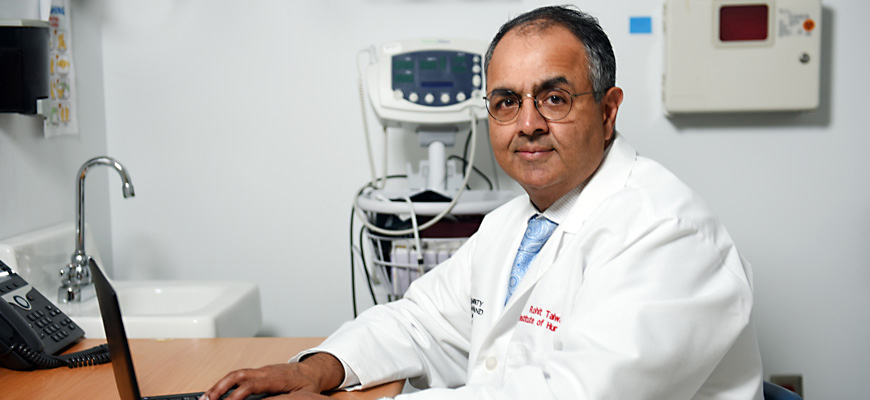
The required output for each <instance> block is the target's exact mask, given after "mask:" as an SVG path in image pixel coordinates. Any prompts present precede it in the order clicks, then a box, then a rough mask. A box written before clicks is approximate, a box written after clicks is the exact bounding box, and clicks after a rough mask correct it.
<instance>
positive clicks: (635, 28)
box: [628, 17, 652, 34]
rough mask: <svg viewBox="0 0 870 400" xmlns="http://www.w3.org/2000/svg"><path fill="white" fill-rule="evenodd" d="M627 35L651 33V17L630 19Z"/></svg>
mask: <svg viewBox="0 0 870 400" xmlns="http://www.w3.org/2000/svg"><path fill="white" fill-rule="evenodd" d="M628 32H629V33H637V34H643V33H652V17H631V18H630V19H629V23H628Z"/></svg>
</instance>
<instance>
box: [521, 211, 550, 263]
mask: <svg viewBox="0 0 870 400" xmlns="http://www.w3.org/2000/svg"><path fill="white" fill-rule="evenodd" d="M556 226H557V225H556V223H555V222H553V221H550V220H549V219H547V218H544V217H543V216H541V215H536V216H534V217H532V218H531V219H529V226H528V227H527V228H526V233H525V234H524V235H523V241H522V242H520V249H519V251H524V252H527V253H533V254H537V253H538V252H539V251H541V247H544V243H547V239H549V238H550V235H552V234H553V231H555V230H556Z"/></svg>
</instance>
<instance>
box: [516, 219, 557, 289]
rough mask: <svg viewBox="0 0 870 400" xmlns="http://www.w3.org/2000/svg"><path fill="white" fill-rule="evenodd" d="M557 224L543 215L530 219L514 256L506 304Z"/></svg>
mask: <svg viewBox="0 0 870 400" xmlns="http://www.w3.org/2000/svg"><path fill="white" fill-rule="evenodd" d="M557 225H558V224H556V223H555V222H553V221H550V220H549V219H546V218H544V217H543V216H542V215H535V216H534V217H532V218H530V219H529V226H528V228H526V233H525V234H524V235H523V241H522V242H520V248H519V250H517V256H516V258H514V264H513V267H511V279H510V281H508V290H507V298H505V299H504V303H505V304H507V302H508V300H510V299H511V296H512V295H513V294H514V291H515V290H517V286H519V285H520V281H521V280H522V279H523V277H524V276H525V275H526V271H527V270H528V269H529V264H530V263H531V262H532V260H533V259H534V258H535V256H536V255H537V254H538V252H539V251H541V247H544V243H547V239H549V238H550V235H552V234H553V231H554V230H556V226H557Z"/></svg>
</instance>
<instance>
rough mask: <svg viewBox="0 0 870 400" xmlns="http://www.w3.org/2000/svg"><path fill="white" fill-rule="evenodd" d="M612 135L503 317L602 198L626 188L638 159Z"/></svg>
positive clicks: (575, 232) (618, 136)
mask: <svg viewBox="0 0 870 400" xmlns="http://www.w3.org/2000/svg"><path fill="white" fill-rule="evenodd" d="M614 134H615V138H614V141H613V144H612V145H611V147H610V151H609V152H608V153H607V157H606V158H605V159H604V162H603V163H602V164H601V167H600V168H599V169H598V171H597V172H596V173H595V175H594V176H593V177H592V179H590V180H589V183H587V184H586V187H585V188H583V191H582V192H581V193H580V197H579V198H578V199H577V202H576V203H575V204H574V206H573V207H571V211H570V212H569V213H568V218H566V219H565V221H563V222H562V223H561V224H560V225H559V227H558V228H557V229H556V231H555V232H553V236H552V237H550V240H548V241H547V243H546V244H545V245H544V247H543V249H541V252H540V253H539V254H538V256H537V257H535V260H534V261H532V264H531V265H530V267H529V274H527V275H526V277H525V278H524V279H523V280H522V281H521V282H520V286H519V287H517V290H516V292H514V295H513V297H511V299H510V301H509V302H508V304H506V305H505V310H504V311H503V312H502V317H504V316H505V315H512V312H511V311H510V309H511V308H513V306H514V305H515V304H516V303H520V304H522V305H524V304H525V301H526V300H525V297H526V296H525V294H526V292H528V291H529V290H531V289H532V288H534V286H535V284H536V283H537V282H538V280H540V279H541V277H542V276H544V274H545V273H546V272H547V271H548V270H549V269H550V267H552V265H553V264H555V263H556V262H558V261H559V260H558V258H559V255H560V253H561V251H560V250H561V249H562V248H563V246H564V245H565V244H566V242H567V241H569V240H571V239H572V238H574V237H576V234H577V232H578V231H579V230H580V228H581V227H582V225H583V222H584V221H586V219H588V218H589V216H590V215H592V212H594V211H595V209H596V208H597V207H598V205H599V204H601V202H602V201H604V199H606V198H607V197H609V196H610V195H612V194H614V193H616V192H617V191H619V190H620V189H622V188H623V187H625V184H626V182H627V181H628V177H629V176H630V175H631V170H632V167H633V166H634V161H635V160H636V159H637V152H636V151H635V150H634V148H633V147H632V146H631V144H629V143H628V141H626V140H624V139H622V137H621V136H620V135H619V134H616V133H615V132H614Z"/></svg>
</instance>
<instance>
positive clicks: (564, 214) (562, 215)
mask: <svg viewBox="0 0 870 400" xmlns="http://www.w3.org/2000/svg"><path fill="white" fill-rule="evenodd" d="M612 144H613V141H610V143H608V144H607V147H606V148H605V149H604V156H603V157H601V163H602V164H603V163H604V160H605V159H606V158H607V154H608V153H610V147H611V145H612ZM599 168H600V166H599ZM596 172H597V171H596ZM592 175H593V176H595V174H592ZM590 179H591V177H590ZM587 183H589V179H587V180H585V181H583V183H581V184H579V185H577V187H575V188H574V189H571V191H569V192H568V193H565V194H564V195H562V197H560V198H559V199H558V200H556V202H555V203H553V205H551V206H550V207H549V208H547V209H546V210H544V212H541V211H539V210H538V208H537V207H535V204H534V203H532V201H531V200H529V203H530V204H531V206H532V210H534V214H533V215H532V216H535V215H543V216H544V218H546V219H549V220H550V221H553V222H555V223H557V224H561V223H562V222H563V221H565V220H566V219H567V218H568V214H569V213H570V212H571V209H572V208H573V207H574V203H576V202H577V199H578V198H580V193H581V192H583V188H585V187H586V184H587Z"/></svg>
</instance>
